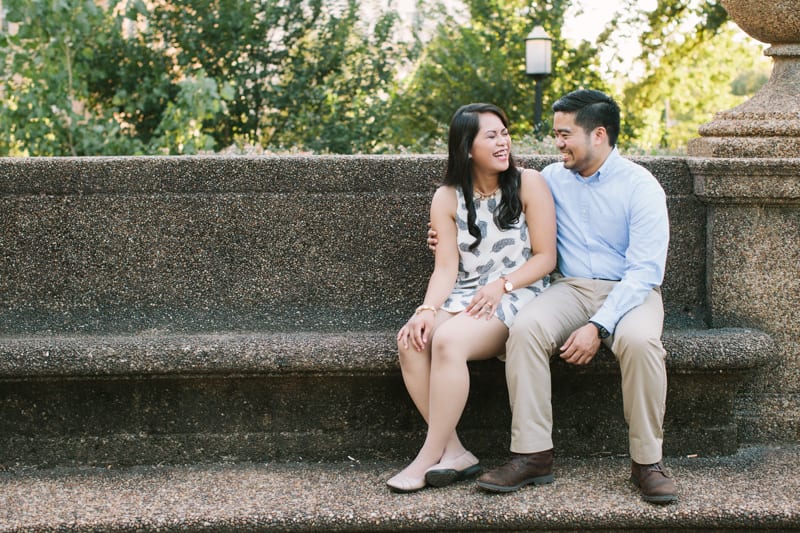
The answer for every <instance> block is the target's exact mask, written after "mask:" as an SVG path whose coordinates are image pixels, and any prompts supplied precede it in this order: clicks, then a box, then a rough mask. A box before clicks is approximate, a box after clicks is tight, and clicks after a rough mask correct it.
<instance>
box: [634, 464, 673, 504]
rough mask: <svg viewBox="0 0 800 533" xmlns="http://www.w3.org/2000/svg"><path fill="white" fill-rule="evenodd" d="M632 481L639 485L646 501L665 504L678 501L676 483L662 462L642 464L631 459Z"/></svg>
mask: <svg viewBox="0 0 800 533" xmlns="http://www.w3.org/2000/svg"><path fill="white" fill-rule="evenodd" d="M631 481H632V482H633V484H634V485H636V486H637V487H639V492H641V494H642V499H643V500H644V501H646V502H650V503H661V504H664V503H672V502H676V501H678V497H677V496H676V495H675V483H673V481H672V480H671V479H670V478H669V476H667V474H666V472H664V467H663V465H662V464H661V463H660V462H658V463H655V464H652V465H640V464H639V463H636V462H634V461H631Z"/></svg>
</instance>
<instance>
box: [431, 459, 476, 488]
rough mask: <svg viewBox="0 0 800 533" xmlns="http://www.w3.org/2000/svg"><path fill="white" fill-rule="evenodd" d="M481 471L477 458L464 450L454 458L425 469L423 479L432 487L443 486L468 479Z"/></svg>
mask: <svg viewBox="0 0 800 533" xmlns="http://www.w3.org/2000/svg"><path fill="white" fill-rule="evenodd" d="M480 471H481V466H480V464H479V461H478V458H477V457H475V456H474V455H472V453H471V452H468V451H465V452H464V453H462V454H461V455H459V456H458V457H456V458H455V459H450V460H449V461H440V462H438V463H437V464H435V465H433V466H432V467H430V468H429V469H427V470H426V471H425V481H426V482H427V483H428V485H430V486H432V487H444V486H447V485H449V484H451V483H454V482H456V481H461V480H464V479H469V478H471V477H473V476H476V475H478V473H480Z"/></svg>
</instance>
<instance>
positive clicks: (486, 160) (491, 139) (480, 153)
mask: <svg viewBox="0 0 800 533" xmlns="http://www.w3.org/2000/svg"><path fill="white" fill-rule="evenodd" d="M478 120H479V122H478V123H479V124H480V127H479V129H478V134H477V135H476V136H475V140H474V141H472V149H471V150H470V151H469V154H470V155H471V156H472V164H473V166H474V168H476V170H483V171H486V172H498V173H499V172H503V171H504V170H506V169H508V157H509V154H510V153H511V137H510V136H509V134H508V129H507V128H506V127H505V126H504V125H503V121H502V120H500V117H498V116H497V115H495V114H494V113H481V114H480V115H478Z"/></svg>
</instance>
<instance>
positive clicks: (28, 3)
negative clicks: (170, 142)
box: [0, 0, 141, 155]
mask: <svg viewBox="0 0 800 533" xmlns="http://www.w3.org/2000/svg"><path fill="white" fill-rule="evenodd" d="M5 7H6V8H7V9H8V13H7V20H8V21H9V22H11V23H12V24H18V25H19V26H18V31H16V32H14V33H11V32H9V33H4V34H2V35H0V53H2V56H3V63H4V64H3V73H2V74H0V76H1V77H0V100H2V109H3V110H2V113H1V114H0V130H2V131H4V132H7V134H6V135H4V136H2V137H0V154H6V155H86V154H107V153H119V152H129V153H136V152H138V151H139V150H140V148H141V145H140V144H139V143H137V142H136V141H135V140H134V139H131V138H130V137H129V135H127V134H126V132H125V131H124V126H123V124H121V122H120V121H119V120H118V118H117V117H116V116H115V114H114V110H113V109H112V108H110V107H108V106H105V105H104V102H102V101H101V100H98V99H97V98H96V97H95V95H94V94H93V92H92V89H91V84H92V79H93V78H94V77H95V76H98V75H100V76H102V74H101V73H98V72H96V71H95V70H94V69H93V61H94V58H95V54H96V50H97V49H98V48H103V47H104V46H106V44H107V43H108V39H109V30H108V28H113V27H114V20H113V16H112V15H111V14H110V12H108V11H107V10H104V9H102V8H100V7H98V6H97V5H96V3H95V2H94V1H93V0H83V1H77V0H76V1H61V2H47V1H41V0H7V1H6V2H5ZM104 68H106V69H107V68H111V67H110V66H105V67H104Z"/></svg>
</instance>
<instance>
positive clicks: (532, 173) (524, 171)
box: [519, 168, 547, 190]
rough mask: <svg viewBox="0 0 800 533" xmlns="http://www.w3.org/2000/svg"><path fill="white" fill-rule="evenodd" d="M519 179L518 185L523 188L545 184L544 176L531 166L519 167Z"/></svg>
mask: <svg viewBox="0 0 800 533" xmlns="http://www.w3.org/2000/svg"><path fill="white" fill-rule="evenodd" d="M519 175H520V176H519V181H520V187H521V188H522V189H523V190H524V189H528V188H534V189H536V188H538V187H541V186H543V185H544V186H547V184H546V182H545V180H544V176H542V173H541V172H539V171H538V170H534V169H532V168H520V169H519Z"/></svg>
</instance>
